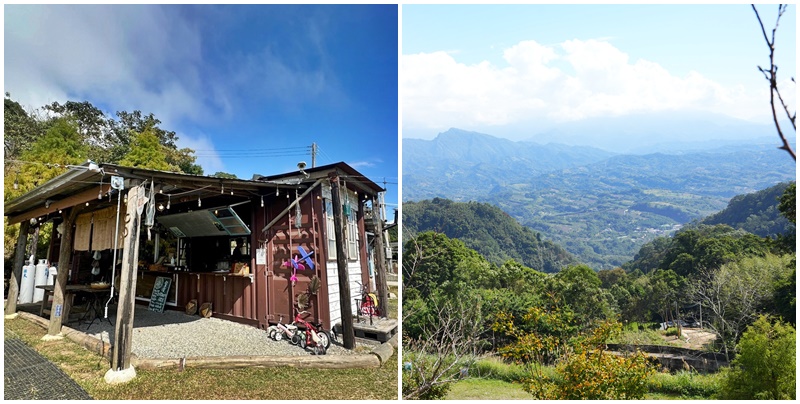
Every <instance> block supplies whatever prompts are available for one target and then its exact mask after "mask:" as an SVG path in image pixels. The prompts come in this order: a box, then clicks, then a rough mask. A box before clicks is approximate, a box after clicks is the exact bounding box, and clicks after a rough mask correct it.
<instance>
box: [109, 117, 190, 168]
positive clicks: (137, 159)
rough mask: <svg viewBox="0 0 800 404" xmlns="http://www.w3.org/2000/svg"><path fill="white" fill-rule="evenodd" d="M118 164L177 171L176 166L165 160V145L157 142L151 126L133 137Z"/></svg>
mask: <svg viewBox="0 0 800 404" xmlns="http://www.w3.org/2000/svg"><path fill="white" fill-rule="evenodd" d="M119 164H120V165H123V166H128V167H140V168H149V169H153V170H162V171H179V168H178V167H177V166H175V165H172V164H170V163H169V162H167V157H166V147H165V146H163V145H162V144H161V143H159V141H158V137H156V134H155V133H154V132H153V130H152V129H151V128H147V129H145V130H144V131H142V133H140V134H138V135H137V136H136V137H135V138H134V139H133V142H132V143H131V148H130V151H128V153H127V154H125V156H124V157H123V158H122V160H120V162H119Z"/></svg>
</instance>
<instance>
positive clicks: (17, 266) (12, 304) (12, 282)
mask: <svg viewBox="0 0 800 404" xmlns="http://www.w3.org/2000/svg"><path fill="white" fill-rule="evenodd" d="M30 226H31V224H30V221H28V220H23V221H22V222H21V223H20V224H19V237H18V238H17V246H16V248H15V253H14V268H13V271H12V273H11V279H9V280H8V298H7V302H6V315H7V316H8V315H12V314H14V313H16V312H17V299H18V298H19V283H20V282H21V281H22V266H23V265H25V244H26V243H27V242H28V229H29V228H30Z"/></svg>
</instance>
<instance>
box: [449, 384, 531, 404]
mask: <svg viewBox="0 0 800 404" xmlns="http://www.w3.org/2000/svg"><path fill="white" fill-rule="evenodd" d="M445 399H446V400H532V399H533V396H531V395H530V394H528V393H527V392H526V391H525V390H523V389H522V385H521V384H519V383H509V382H504V381H501V380H493V379H467V380H461V381H459V382H456V383H453V384H452V385H451V386H450V391H448V392H447V397H445Z"/></svg>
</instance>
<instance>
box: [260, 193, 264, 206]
mask: <svg viewBox="0 0 800 404" xmlns="http://www.w3.org/2000/svg"><path fill="white" fill-rule="evenodd" d="M261 207H262V208H263V207H264V195H261Z"/></svg>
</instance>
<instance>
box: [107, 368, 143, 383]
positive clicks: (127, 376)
mask: <svg viewBox="0 0 800 404" xmlns="http://www.w3.org/2000/svg"><path fill="white" fill-rule="evenodd" d="M135 377H136V370H135V369H134V368H133V365H131V367H129V368H127V369H123V370H114V369H108V371H107V372H106V375H105V376H103V380H105V381H106V383H108V384H122V383H127V382H129V381H131V380H133V379H134V378H135Z"/></svg>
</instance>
